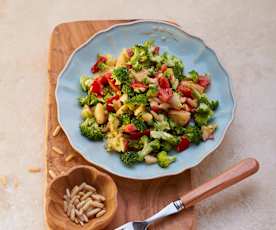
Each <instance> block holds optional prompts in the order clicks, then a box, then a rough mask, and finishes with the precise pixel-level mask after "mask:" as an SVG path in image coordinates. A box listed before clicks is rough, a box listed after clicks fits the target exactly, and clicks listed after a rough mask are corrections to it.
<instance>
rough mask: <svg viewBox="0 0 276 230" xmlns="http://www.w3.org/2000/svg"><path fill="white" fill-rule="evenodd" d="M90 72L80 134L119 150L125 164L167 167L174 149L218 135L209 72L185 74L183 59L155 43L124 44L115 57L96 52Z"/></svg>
mask: <svg viewBox="0 0 276 230" xmlns="http://www.w3.org/2000/svg"><path fill="white" fill-rule="evenodd" d="M91 72H92V76H81V77H80V85H81V88H82V91H83V92H84V93H83V94H82V95H81V96H80V98H79V104H80V106H81V107H82V110H81V116H82V119H83V121H82V122H81V124H80V132H81V134H82V135H83V136H85V137H87V138H88V139H90V140H92V141H100V140H103V139H105V146H106V150H107V151H109V152H117V153H119V154H120V159H121V161H122V162H123V163H124V164H125V165H126V166H129V167H131V166H133V165H135V164H137V163H141V162H145V163H147V164H154V163H157V164H158V165H159V166H160V167H162V168H167V167H168V166H169V165H170V164H171V163H173V162H174V161H175V160H176V155H170V154H169V152H170V151H171V150H176V151H177V152H182V151H184V150H185V149H187V148H189V146H191V145H192V144H195V145H198V144H200V143H201V142H203V141H207V140H208V139H212V138H213V137H214V132H215V130H216V128H217V125H216V124H215V123H213V122H212V117H213V115H214V113H215V110H216V109H217V107H218V105H219V102H218V101H217V100H211V99H209V98H208V96H207V95H206V91H207V89H208V87H210V83H211V81H210V76H209V75H207V74H205V73H198V72H197V71H196V70H190V71H189V72H187V73H185V72H184V64H183V62H182V60H181V59H180V58H178V57H176V56H174V55H171V54H169V53H167V52H164V53H161V52H160V48H159V47H158V46H157V45H155V43H154V41H152V40H148V41H145V42H144V43H143V44H136V45H134V46H133V47H130V48H125V49H123V50H122V51H121V53H120V54H119V56H118V57H117V58H114V57H112V56H111V55H110V54H106V55H102V54H98V56H97V61H96V63H95V64H94V65H93V66H92V67H91ZM181 154H185V153H181Z"/></svg>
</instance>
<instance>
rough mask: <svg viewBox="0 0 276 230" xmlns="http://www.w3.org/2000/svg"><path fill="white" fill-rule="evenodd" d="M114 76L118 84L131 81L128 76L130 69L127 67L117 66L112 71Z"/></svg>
mask: <svg viewBox="0 0 276 230" xmlns="http://www.w3.org/2000/svg"><path fill="white" fill-rule="evenodd" d="M112 77H113V78H114V79H115V80H116V83H117V84H118V85H121V84H123V83H124V84H126V83H130V78H129V76H128V69H127V68H125V67H117V68H115V69H114V70H113V71H112Z"/></svg>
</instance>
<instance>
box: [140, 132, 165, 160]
mask: <svg viewBox="0 0 276 230" xmlns="http://www.w3.org/2000/svg"><path fill="white" fill-rule="evenodd" d="M140 141H141V143H143V145H144V146H143V149H142V150H140V151H139V152H138V156H139V157H138V159H139V161H143V160H144V158H145V156H146V155H148V154H149V153H151V152H152V151H157V150H158V149H159V148H160V142H159V140H153V141H151V142H149V138H148V137H147V136H142V137H141V140H140Z"/></svg>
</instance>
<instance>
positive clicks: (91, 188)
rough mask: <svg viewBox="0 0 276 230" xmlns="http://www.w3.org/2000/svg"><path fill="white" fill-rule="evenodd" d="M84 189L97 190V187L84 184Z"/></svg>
mask: <svg viewBox="0 0 276 230" xmlns="http://www.w3.org/2000/svg"><path fill="white" fill-rule="evenodd" d="M84 189H85V190H88V191H92V192H96V189H95V188H94V187H92V186H91V185H88V184H86V185H85V186H84Z"/></svg>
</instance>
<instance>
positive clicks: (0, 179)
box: [0, 176, 8, 187]
mask: <svg viewBox="0 0 276 230" xmlns="http://www.w3.org/2000/svg"><path fill="white" fill-rule="evenodd" d="M0 182H1V184H2V186H3V187H6V186H7V184H8V179H7V177H6V176H0Z"/></svg>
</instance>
